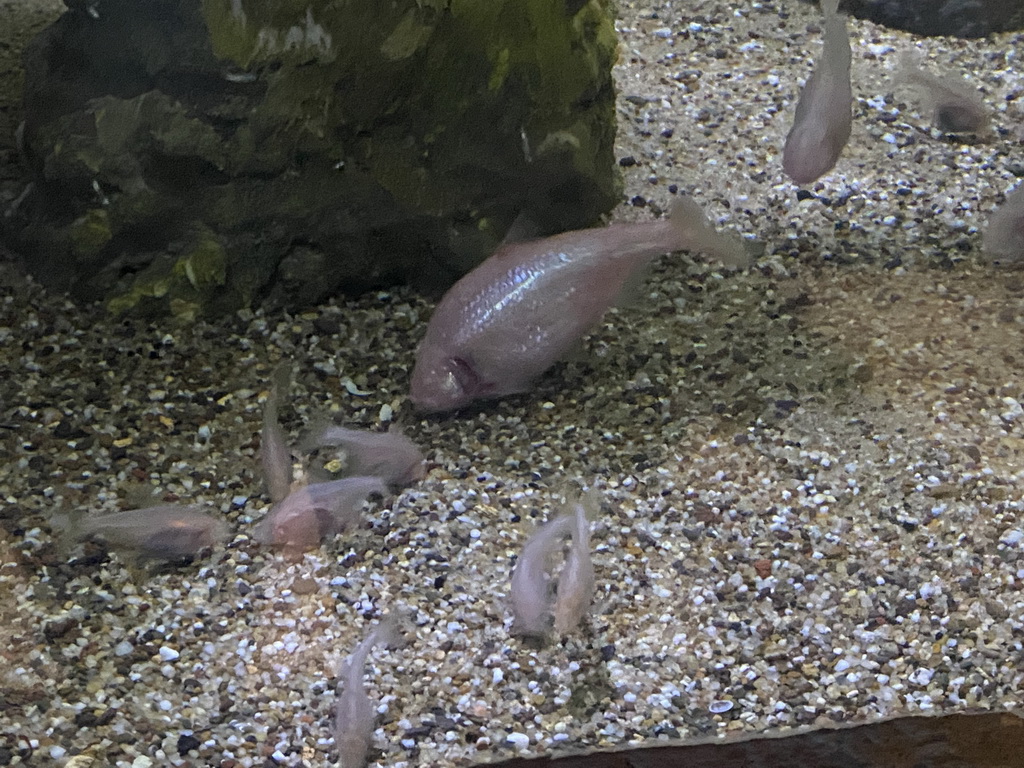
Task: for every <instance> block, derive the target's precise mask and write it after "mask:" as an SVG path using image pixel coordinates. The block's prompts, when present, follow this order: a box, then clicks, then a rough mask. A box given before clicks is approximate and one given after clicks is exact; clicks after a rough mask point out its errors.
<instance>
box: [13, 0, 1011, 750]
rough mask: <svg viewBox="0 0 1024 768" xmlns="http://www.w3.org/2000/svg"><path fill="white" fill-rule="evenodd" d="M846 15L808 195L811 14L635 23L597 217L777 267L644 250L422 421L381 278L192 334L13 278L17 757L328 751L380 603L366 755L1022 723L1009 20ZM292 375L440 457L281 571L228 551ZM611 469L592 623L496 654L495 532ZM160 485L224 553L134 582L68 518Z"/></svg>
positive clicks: (508, 552) (661, 15) (237, 548)
mask: <svg viewBox="0 0 1024 768" xmlns="http://www.w3.org/2000/svg"><path fill="white" fill-rule="evenodd" d="M7 6H10V3H7V4H6V5H5V3H3V2H2V0H0V10H2V11H3V13H5V14H6V13H7V10H8V8H7ZM52 6H53V4H52V3H47V4H45V6H41V7H44V8H45V9H51V10H52ZM684 6H685V7H686V8H689V9H693V8H695V10H689V11H684ZM30 21H31V20H30ZM28 26H31V24H28ZM850 27H851V32H852V38H853V50H854V63H853V77H854V95H855V99H856V103H855V107H854V111H855V123H854V131H853V136H852V138H851V141H850V144H849V146H848V147H847V151H846V152H845V154H844V156H843V157H842V159H841V160H840V161H839V164H838V166H837V167H836V169H835V171H834V172H833V173H831V174H830V175H828V176H826V177H825V178H823V179H822V180H820V181H819V182H817V183H816V184H814V185H811V187H809V188H808V190H807V192H809V193H810V194H801V195H799V196H798V189H797V187H796V186H794V185H793V184H791V183H790V182H788V181H787V180H786V179H785V178H784V177H783V176H782V172H781V161H780V155H781V146H782V142H783V140H784V137H785V133H786V131H787V130H788V128H789V124H790V121H791V118H792V112H793V108H794V104H795V99H796V95H797V93H798V88H799V85H800V84H801V83H802V82H803V80H804V79H805V78H806V77H807V75H808V73H809V70H810V67H811V62H812V59H813V57H814V56H816V55H817V53H818V51H819V48H820V30H819V26H818V17H817V15H816V11H815V9H814V8H812V7H807V6H805V5H804V4H802V3H785V4H784V5H780V4H777V3H756V4H754V5H751V6H737V5H736V4H735V3H727V2H723V1H721V0H707V1H706V2H698V3H696V4H694V3H685V4H684V3H675V4H672V3H651V2H640V3H623V4H622V8H621V18H620V21H619V28H620V31H621V40H622V58H621V62H620V64H619V66H618V68H617V70H616V74H617V77H618V80H619V84H620V108H619V112H620V118H621V131H620V148H619V157H620V158H621V159H622V161H623V162H622V165H623V169H624V172H625V175H626V178H627V194H626V200H625V201H624V205H623V206H622V207H621V208H620V209H619V210H618V211H617V212H616V215H615V219H616V220H643V219H648V218H651V217H652V216H654V215H656V214H658V213H660V212H661V211H664V210H667V208H668V207H669V204H670V201H671V198H672V191H671V190H674V189H678V190H679V191H683V192H690V193H692V194H693V195H694V196H695V197H696V199H697V200H698V201H699V202H700V204H701V205H702V206H704V207H705V208H706V210H708V211H709V212H710V213H711V215H712V216H713V217H714V218H715V219H716V221H717V222H718V223H719V224H720V225H721V226H722V227H724V228H725V229H727V230H729V231H733V232H738V233H739V234H741V235H742V236H744V237H746V238H747V239H748V240H750V241H751V243H752V248H756V249H757V252H758V253H759V254H760V255H759V258H758V261H757V263H756V265H755V266H754V267H753V268H751V269H749V270H746V271H743V272H739V273H735V272H725V271H719V270H715V269H713V268H712V267H710V266H708V265H705V264H703V263H700V262H695V261H692V260H690V259H689V258H687V257H684V256H681V255H676V256H669V257H665V258H664V259H662V260H660V261H659V262H658V263H657V264H656V265H655V266H654V268H653V269H652V273H653V274H652V279H651V280H650V281H649V282H648V283H647V284H646V288H645V289H644V291H643V294H642V296H641V300H640V301H638V302H635V306H631V307H629V308H623V309H621V310H615V311H613V312H611V313H609V315H608V316H607V318H606V320H605V322H604V323H603V324H602V325H601V327H600V328H598V329H597V330H596V332H595V333H594V334H593V335H592V336H591V337H590V338H589V339H588V341H587V343H586V345H585V350H584V353H583V354H582V355H580V356H578V357H577V358H574V360H573V361H571V362H568V363H566V364H564V365H559V366H557V367H556V368H555V369H554V370H553V371H551V372H550V373H549V374H548V375H546V376H545V377H544V378H543V379H542V380H541V381H540V382H539V383H538V386H537V390H536V391H535V392H534V393H532V394H531V395H529V396H522V397H517V398H510V399H508V400H506V401H503V402H498V403H490V404H485V405H482V406H480V407H479V408H475V409H471V410H469V411H466V412H461V413H459V414H455V415H449V416H445V417H432V418H420V417H418V416H416V415H415V414H413V413H412V412H411V410H410V409H409V407H408V404H407V403H406V400H405V395H406V390H407V386H408V383H407V382H408V375H409V371H410V369H411V365H412V361H413V355H414V350H415V348H416V345H417V343H418V341H419V339H420V337H421V335H422V333H423V329H424V322H425V320H426V318H427V317H428V315H429V312H430V309H431V306H430V304H429V302H428V301H427V300H425V299H424V298H422V297H421V296H419V295H417V294H415V293H414V292H412V291H410V290H408V289H404V288H396V289H395V290H392V291H384V292H378V293H373V294H367V295H364V296H361V297H359V298H357V299H352V300H341V299H339V300H337V301H334V302H331V303H329V304H325V305H323V306H319V307H315V308H310V309H309V310H308V311H305V312H301V313H296V314H293V315H286V314H273V315H267V314H264V313H261V312H242V313H239V314H238V315H237V316H233V317H230V318H226V319H224V320H222V321H218V322H200V323H197V324H195V325H194V326H191V327H173V326H170V325H166V326H158V325H154V324H147V323H145V322H141V321H137V320H130V319H127V320H121V319H114V318H111V317H109V316H107V315H105V314H104V312H103V311H102V310H101V309H99V308H94V307H81V306H74V305H71V304H70V303H67V302H66V301H64V300H63V299H62V298H60V297H56V296H48V295H45V294H44V293H43V292H42V291H41V290H40V289H39V288H38V287H37V286H35V285H34V284H32V283H31V282H30V281H27V280H25V279H24V278H22V277H21V276H20V275H19V274H18V272H17V270H16V269H14V268H13V266H11V265H9V264H8V265H4V266H3V272H2V274H0V278H2V279H0V455H2V456H3V457H4V461H3V462H2V463H0V659H2V663H0V689H2V690H3V695H2V696H0V764H11V765H43V764H48V761H51V760H57V761H67V764H69V765H72V764H73V765H75V766H77V768H81V767H82V766H84V765H90V764H92V765H97V766H98V765H116V766H136V767H144V766H149V765H199V764H201V765H215V766H223V767H224V768H231V767H232V766H256V765H260V766H262V765H267V764H275V765H289V766H293V765H294V766H298V765H322V764H325V763H326V762H327V761H328V760H330V759H333V757H334V755H335V752H334V748H333V744H332V731H331V721H332V711H333V710H332V707H333V703H334V688H335V685H336V683H337V681H338V670H339V664H340V662H341V661H342V660H343V659H344V658H345V657H346V655H347V654H348V653H349V652H350V651H351V649H352V648H353V647H354V646H355V644H356V643H358V642H359V640H360V639H361V638H362V637H363V636H364V635H365V633H366V632H367V630H368V628H369V627H371V626H373V625H374V624H375V623H376V621H377V620H378V618H379V617H380V616H381V615H383V614H387V613H391V612H396V611H400V612H403V613H404V614H405V615H406V616H407V618H408V622H409V625H410V628H409V632H408V642H407V643H406V645H405V646H404V647H401V648H396V649H391V650H387V649H378V650H376V651H375V652H374V653H373V654H372V655H371V660H370V663H369V664H368V668H367V675H366V678H365V680H366V685H367V690H368V692H369V694H370V697H371V700H372V701H373V702H374V703H375V704H376V705H377V710H378V717H377V721H376V727H377V730H376V733H375V734H374V739H373V743H372V746H371V750H370V756H369V759H370V762H371V764H374V765H380V766H391V767H392V768H401V767H402V766H432V767H435V768H444V767H445V766H467V765H472V764H475V763H478V762H484V761H490V760H498V759H503V758H508V757H513V756H515V755H517V754H524V755H540V754H557V753H558V752H560V751H562V750H573V749H593V748H598V747H622V746H625V745H632V744H639V743H643V742H650V741H652V740H653V741H659V740H662V741H664V740H675V739H693V738H706V737H707V736H718V735H721V736H725V735H729V734H739V733H748V734H749V733H760V732H764V731H771V732H773V733H778V732H783V731H786V730H787V729H794V728H797V727H799V726H806V725H823V726H827V725H832V724H836V723H851V722H869V721H875V720H879V719H883V718H889V717H893V716H896V715H901V714H920V713H948V712H964V711H975V710H991V711H1007V710H1011V709H1013V708H1014V707H1019V706H1020V705H1019V701H1020V699H1019V696H1020V694H1019V692H1020V690H1021V688H1022V685H1024V673H1022V671H1021V659H1022V642H1024V596H1022V589H1021V587H1022V582H1024V549H1022V546H1024V545H1022V542H1024V501H1022V496H1024V491H1022V489H1024V476H1022V472H1024V407H1022V403H1024V383H1022V377H1021V366H1022V363H1024V275H1022V273H1021V272H1019V271H1016V272H1015V271H1012V270H999V269H995V268H993V267H991V266H989V265H988V264H986V262H985V261H984V259H983V258H982V256H981V253H980V239H981V238H980V231H981V230H982V229H983V228H984V225H985V221H986V219H987V217H988V215H989V214H990V212H991V210H992V209H993V208H994V207H995V206H996V205H997V204H998V203H999V202H1000V201H1001V199H1002V195H1003V194H1004V193H1005V192H1006V191H1007V190H1008V189H1010V188H1012V187H1013V186H1014V185H1015V184H1016V183H1017V176H1018V175H1020V174H1022V173H1024V170H1022V166H1021V156H1022V146H1021V132H1020V126H1021V125H1022V123H1024V120H1022V116H1021V112H1020V108H1019V106H1018V101H1017V97H1018V96H1019V95H1021V94H1022V93H1024V79H1022V76H1021V74H1020V72H1021V71H1022V70H1021V67H1020V66H1019V62H1015V61H1014V60H1013V54H1012V51H1014V50H1015V49H1019V48H1020V44H1021V42H1022V41H1021V39H1020V38H1015V37H1012V36H1003V37H999V38H995V39H993V40H990V41H987V42H986V41H982V42H963V41H950V40H942V39H936V40H928V41H913V40H912V39H911V38H909V37H908V36H906V35H902V34H897V33H892V32H889V31H886V30H883V29H881V28H878V27H875V26H873V25H871V24H867V23H862V22H856V21H854V22H851V24H850ZM25 28H26V26H25V25H22V26H18V27H17V29H19V30H23V29H25ZM23 42H24V40H23V39H22V38H19V39H17V40H15V44H16V45H20V44H22V43H23ZM913 45H917V46H918V48H919V49H920V50H921V52H922V55H923V56H924V60H925V66H927V67H929V68H930V69H932V70H933V71H935V72H938V73H943V74H947V75H949V76H955V77H963V76H968V77H970V82H971V83H972V84H973V86H974V87H976V88H977V89H978V90H979V92H980V93H981V94H982V95H983V97H984V99H985V101H986V103H987V104H988V105H989V106H990V107H991V108H992V110H993V126H994V129H993V131H992V132H991V134H989V135H988V136H987V137H984V138H983V139H978V140H972V141H959V140H957V139H954V138H951V137H948V136H943V135H940V134H938V133H936V132H934V131H933V130H931V129H930V128H929V126H928V117H927V115H922V114H921V113H920V112H919V111H918V107H917V106H916V103H915V102H914V100H913V94H912V93H910V92H908V91H906V90H905V89H904V88H903V86H901V85H899V84H898V83H896V82H895V81H894V80H893V77H892V73H893V71H894V68H895V66H896V62H897V59H898V56H899V52H900V51H901V50H903V49H906V48H908V47H911V46H913ZM10 51H11V49H10V48H5V49H3V55H4V58H3V61H4V62H7V66H8V67H10V60H11V59H10V55H9V54H10ZM5 72H7V74H4V73H3V72H0V75H2V76H3V77H0V80H3V82H5V83H8V85H9V84H10V83H13V82H15V79H14V78H16V73H15V74H12V72H13V70H10V69H8V70H5ZM3 95H4V96H6V97H9V96H10V90H9V88H8V90H5V91H4V93H3ZM5 107H6V109H5V110H4V111H3V113H2V116H3V120H5V121H6V123H5V125H6V127H7V128H10V127H12V124H16V122H17V121H12V119H11V116H12V114H14V113H13V112H12V111H11V110H12V108H11V106H10V103H9V102H8V103H6V104H5ZM5 141H6V139H5ZM3 146H4V148H5V149H6V150H8V155H9V154H10V153H9V148H10V147H9V145H7V144H5V145H3ZM627 158H631V159H627ZM8 169H9V166H8ZM8 178H9V179H13V178H14V177H13V176H11V175H10V174H9V173H8ZM12 184H13V182H12ZM11 188H12V189H13V186H12V187H11ZM670 188H671V189H670ZM755 241H756V245H754V242H755ZM282 360H290V361H292V362H293V364H294V367H295V371H296V380H295V385H294V387H293V389H292V392H291V395H290V398H289V400H288V401H287V403H286V404H285V407H284V409H283V412H282V418H283V422H284V426H285V427H286V429H287V430H288V432H289V435H290V436H291V437H292V438H296V437H297V436H298V435H299V434H300V432H301V431H302V429H303V427H304V426H305V425H306V424H307V423H308V422H309V421H310V420H312V419H314V418H316V417H317V416H320V415H324V414H328V415H331V416H332V417H333V418H336V419H337V420H339V421H341V422H344V423H346V424H349V425H354V426H361V427H364V428H371V429H384V428H386V427H387V425H388V423H390V422H396V423H397V424H398V425H399V426H400V427H401V429H402V430H403V431H404V432H405V433H406V434H407V435H408V436H409V437H411V438H412V439H413V440H414V441H416V443H417V444H418V445H420V446H421V447H422V449H423V450H424V452H425V453H426V455H427V457H428V462H429V473H428V474H427V477H426V478H425V479H424V480H423V481H421V482H419V483H417V484H415V485H413V486H411V487H409V488H406V489H404V490H402V491H401V492H399V493H397V494H395V495H391V496H388V497H387V498H385V499H383V500H377V501H374V502H372V503H371V504H370V505H369V507H368V508H367V510H366V515H365V524H364V525H363V526H361V527H360V529H359V530H358V531H356V532H355V533H353V534H350V535H347V536H344V537H339V538H338V539H337V540H334V541H331V542H328V543H327V544H326V545H325V546H323V547H322V548H321V549H319V550H316V551H314V552H310V553H307V554H306V555H304V556H303V557H302V558H301V559H299V560H298V561H290V560H288V559H287V558H285V557H282V556H281V555H279V554H276V553H273V552H268V551H267V550H266V549H262V548H260V547H259V546H258V545H257V544H256V543H254V542H253V541H252V539H251V536H252V532H253V528H254V526H255V524H256V523H257V522H258V521H259V520H260V519H261V518H262V517H263V516H264V515H265V514H266V512H267V510H268V508H269V501H268V499H267V498H266V497H265V496H264V495H263V493H262V489H261V483H260V478H259V471H258V462H257V458H256V451H257V448H258V443H259V431H260V417H261V409H262V403H263V402H264V401H265V398H266V397H267V395H268V387H269V380H270V372H271V371H272V370H273V368H274V367H275V366H276V365H277V364H278V363H279V362H280V361H282ZM594 484H596V485H597V486H598V487H599V488H600V489H601V496H602V506H601V511H600V514H599V516H598V518H597V519H596V520H595V521H594V525H593V534H592V536H593V549H594V564H595V569H596V575H597V596H596V599H595V606H594V611H593V614H592V615H591V616H590V617H589V618H588V619H587V620H586V622H585V624H584V626H583V627H581V628H580V630H579V631H578V632H575V633H572V634H570V635H569V636H567V637H565V638H557V639H555V638H552V639H551V641H550V642H547V643H544V644H538V643H531V642H527V641H524V640H521V639H518V638H515V637H512V636H511V635H510V632H509V629H510V625H511V615H510V612H509V610H508V606H507V595H508V588H509V587H508V585H509V574H510V570H511V568H512V566H513V564H514V558H515V555H516V554H517V553H518V551H519V550H520V548H521V547H522V544H523V542H524V541H525V540H526V538H527V537H528V536H529V535H530V534H531V532H532V531H533V530H534V529H535V528H536V526H537V524H538V523H539V522H541V521H543V520H545V519H547V518H548V517H549V516H550V515H552V514H553V513H554V512H555V511H556V510H557V509H559V507H560V506H561V504H562V499H563V498H564V497H565V496H570V497H571V496H574V495H575V494H577V493H578V492H579V489H580V488H581V487H583V486H591V485H594ZM174 500H181V501H187V502H189V503H197V504H201V505H203V506H204V507H206V508H207V509H208V510H210V511H211V512H213V513H214V514H216V515H218V516H220V517H222V518H223V519H224V520H225V521H226V522H227V523H228V524H229V525H230V527H231V531H232V535H231V539H230V541H229V542H228V543H227V544H226V545H225V546H222V547H218V548H215V549H214V550H213V551H212V552H203V553H200V555H199V556H198V557H197V558H195V560H194V561H193V562H191V563H186V564H170V565H160V564H148V563H142V564H139V563H136V562H135V561H134V559H133V558H132V557H130V556H127V555H123V554H118V553H107V552H105V551H104V550H103V549H102V548H100V547H98V546H96V545H95V544H92V543H86V544H80V545H78V546H77V547H74V548H72V549H70V550H69V549H67V548H66V547H64V546H62V543H61V541H60V539H59V536H58V535H57V534H56V533H55V531H54V528H55V523H56V522H59V521H60V520H61V519H62V518H61V515H65V514H67V513H72V512H75V511H83V512H85V513H86V514H89V515H95V514H98V513H102V512H104V511H114V510H118V509H129V508H132V506H139V505H143V504H152V503H157V502H159V501H174ZM72 757H78V758H79V759H78V761H77V762H71V761H70V759H71V758H72ZM89 758H92V759H93V762H92V763H90V762H88V759H89ZM268 761H270V762H269V763H268Z"/></svg>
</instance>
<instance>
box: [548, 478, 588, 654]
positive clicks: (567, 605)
mask: <svg viewBox="0 0 1024 768" xmlns="http://www.w3.org/2000/svg"><path fill="white" fill-rule="evenodd" d="M597 506H598V498H597V496H596V490H595V489H591V491H590V492H589V493H587V494H586V495H585V496H584V497H583V498H582V499H580V501H577V502H576V503H575V504H573V505H572V507H571V508H570V509H569V510H568V511H567V513H566V516H567V517H568V518H569V520H570V521H571V526H570V532H569V533H570V535H571V536H572V543H571V544H570V545H569V552H568V553H567V554H566V556H565V564H564V565H563V566H562V571H561V573H559V575H558V593H557V595H556V597H555V607H554V616H555V632H557V633H558V634H560V635H566V634H568V633H569V632H572V631H573V630H574V629H575V628H576V627H577V626H578V625H579V623H580V622H581V621H582V620H583V617H584V616H586V615H587V612H588V611H589V610H590V604H591V603H592V602H593V599H594V564H593V562H592V561H591V559H590V521H589V520H588V519H587V518H588V512H591V511H592V512H596V511H597Z"/></svg>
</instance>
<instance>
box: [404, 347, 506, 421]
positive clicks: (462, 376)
mask: <svg viewBox="0 0 1024 768" xmlns="http://www.w3.org/2000/svg"><path fill="white" fill-rule="evenodd" d="M486 396H487V388H486V387H485V386H483V385H482V383H481V380H480V377H479V376H478V375H477V373H476V371H474V370H473V366H472V364H470V363H469V362H468V361H466V360H464V359H462V358H460V357H448V356H444V355H431V354H426V355H424V354H421V355H420V357H419V358H418V359H417V360H416V367H415V368H414V369H413V372H412V385H411V386H410V389H409V399H410V400H412V403H413V405H414V406H416V409H417V410H419V411H425V412H436V411H454V410H455V409H457V408H461V407H463V406H464V405H468V404H469V403H470V402H472V401H473V400H475V399H476V398H478V397H486Z"/></svg>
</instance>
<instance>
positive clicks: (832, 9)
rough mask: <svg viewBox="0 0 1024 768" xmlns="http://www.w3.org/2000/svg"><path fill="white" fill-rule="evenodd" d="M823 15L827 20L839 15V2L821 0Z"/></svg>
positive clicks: (837, 0)
mask: <svg viewBox="0 0 1024 768" xmlns="http://www.w3.org/2000/svg"><path fill="white" fill-rule="evenodd" d="M821 13H822V15H824V17H825V18H826V19H828V18H831V17H832V16H835V15H836V14H837V13H839V0H821Z"/></svg>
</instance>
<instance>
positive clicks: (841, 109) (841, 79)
mask: <svg viewBox="0 0 1024 768" xmlns="http://www.w3.org/2000/svg"><path fill="white" fill-rule="evenodd" d="M838 8H839V0H821V11H822V13H823V14H824V15H825V42H824V45H823V46H822V52H821V59H820V60H819V61H818V63H817V66H815V68H814V72H813V73H812V74H811V76H810V78H808V80H807V82H806V84H805V85H804V87H803V90H802V91H800V100H799V101H798V102H797V105H796V117H795V119H794V120H793V127H792V128H791V129H790V131H789V135H788V136H787V137H786V146H785V148H784V149H783V152H782V168H783V170H785V172H786V174H787V175H788V176H789V177H790V178H791V179H793V181H795V182H796V183H797V184H810V183H811V182H812V181H814V180H815V179H818V178H820V177H822V176H824V175H825V174H826V173H828V172H829V171H831V170H832V168H834V167H835V164H836V161H838V160H839V156H840V155H841V154H842V152H843V147H845V146H846V142H847V141H849V139H850V125H851V123H852V120H853V117H852V114H851V105H852V104H853V90H852V88H851V87H850V63H851V59H852V54H851V51H850V35H849V33H848V32H847V30H846V17H845V16H841V15H839V13H838Z"/></svg>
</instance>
